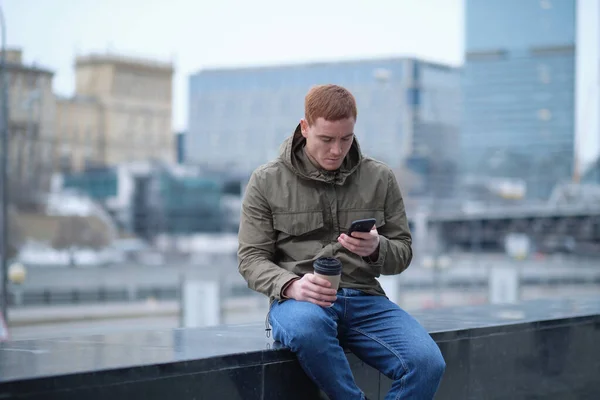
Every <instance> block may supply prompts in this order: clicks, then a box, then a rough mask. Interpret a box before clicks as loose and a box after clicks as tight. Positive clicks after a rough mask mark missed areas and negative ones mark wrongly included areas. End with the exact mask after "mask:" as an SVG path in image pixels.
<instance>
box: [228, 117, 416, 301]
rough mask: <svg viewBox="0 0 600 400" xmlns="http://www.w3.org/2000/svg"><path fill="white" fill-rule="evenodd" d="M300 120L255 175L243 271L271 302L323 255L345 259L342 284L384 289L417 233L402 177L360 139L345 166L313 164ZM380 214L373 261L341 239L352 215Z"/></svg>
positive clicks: (242, 242) (246, 214) (244, 229)
mask: <svg viewBox="0 0 600 400" xmlns="http://www.w3.org/2000/svg"><path fill="white" fill-rule="evenodd" d="M304 144H305V139H304V137H302V134H301V132H300V126H298V127H297V128H296V130H295V132H294V134H293V135H292V136H291V137H290V138H288V139H287V140H286V141H285V142H284V143H283V144H282V146H281V149H280V155H279V157H278V158H277V159H276V160H275V161H272V162H270V163H268V164H265V165H263V166H261V167H259V168H257V169H256V170H255V171H254V172H253V173H252V175H251V177H250V180H249V182H248V185H247V187H246V191H245V193H244V199H243V202H242V214H241V219H240V227H239V248H238V261H239V272H240V274H241V275H242V276H243V277H244V279H245V280H246V281H247V282H248V287H249V288H251V289H253V290H255V291H258V292H260V293H263V294H265V295H267V296H268V297H270V299H271V300H280V299H282V289H283V288H285V286H286V284H287V283H288V282H290V281H291V280H293V279H297V278H298V277H300V276H302V275H303V274H306V273H310V272H312V271H313V267H312V263H313V261H314V260H316V259H317V258H318V257H321V256H327V257H336V258H338V259H339V260H340V261H341V262H342V264H343V271H342V277H341V282H340V287H342V288H354V289H358V290H361V291H364V292H366V293H370V294H374V295H385V293H384V291H383V289H382V288H381V285H380V284H379V282H378V281H377V277H379V276H380V275H394V274H399V273H401V272H402V271H404V270H405V269H406V268H407V267H408V265H409V264H410V261H411V259H412V249H411V243H412V239H411V234H410V231H409V228H408V222H407V218H406V214H405V211H404V202H403V200H402V195H401V194H400V188H399V187H398V183H397V181H396V178H395V176H394V174H393V172H392V171H391V169H390V168H389V167H387V166H386V165H385V164H383V163H381V162H379V161H376V160H373V159H371V158H368V157H363V156H362V154H361V152H360V147H359V145H358V142H357V141H356V138H355V139H354V141H353V144H352V147H351V149H350V151H349V153H348V155H347V156H346V158H345V160H344V162H343V164H342V166H341V167H340V169H339V170H338V171H335V172H329V171H325V170H321V169H319V168H317V167H315V166H314V165H313V163H312V162H311V161H310V160H309V158H308V157H307V155H306V153H305V151H304ZM363 218H376V220H377V225H376V226H377V230H378V232H379V235H380V246H379V255H378V259H377V260H376V261H369V260H368V259H365V258H363V257H361V256H359V255H356V254H354V253H352V252H350V251H349V250H347V249H345V248H344V247H342V245H341V244H340V243H338V241H337V238H338V236H339V235H340V234H341V233H344V232H346V231H347V230H348V228H349V227H350V224H351V223H352V221H354V220H357V219H363Z"/></svg>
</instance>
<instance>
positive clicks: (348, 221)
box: [338, 209, 385, 233]
mask: <svg viewBox="0 0 600 400" xmlns="http://www.w3.org/2000/svg"><path fill="white" fill-rule="evenodd" d="M338 218H339V224H340V230H341V232H340V233H346V232H348V230H349V229H350V226H351V225H352V221H356V220H358V219H367V218H375V220H376V221H377V222H376V223H375V226H376V227H377V229H379V228H381V227H382V226H383V225H385V212H384V211H383V210H373V209H364V210H360V209H352V210H340V211H339V212H338Z"/></svg>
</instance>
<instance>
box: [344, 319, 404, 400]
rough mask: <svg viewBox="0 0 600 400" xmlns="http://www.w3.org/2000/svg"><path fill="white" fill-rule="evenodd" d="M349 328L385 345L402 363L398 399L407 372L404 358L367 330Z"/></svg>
mask: <svg viewBox="0 0 600 400" xmlns="http://www.w3.org/2000/svg"><path fill="white" fill-rule="evenodd" d="M351 329H352V330H353V331H355V332H358V333H360V334H361V335H364V336H366V337H368V338H369V339H371V340H373V341H375V342H377V343H379V344H380V345H382V346H383V347H385V348H386V349H387V350H388V351H389V352H390V353H392V354H393V355H394V356H396V358H397V359H398V360H399V361H400V364H401V365H402V369H403V370H404V374H403V375H402V377H401V378H400V390H399V391H398V396H396V399H399V398H400V395H401V394H402V392H403V391H404V383H405V382H404V378H405V377H406V374H408V367H407V366H406V363H405V362H404V359H403V358H402V356H400V354H399V353H398V352H397V351H396V350H394V349H393V348H392V347H390V346H389V345H388V344H387V343H385V342H384V341H383V340H381V339H379V338H378V337H376V336H373V335H371V334H369V333H367V332H364V331H362V330H361V329H358V328H351Z"/></svg>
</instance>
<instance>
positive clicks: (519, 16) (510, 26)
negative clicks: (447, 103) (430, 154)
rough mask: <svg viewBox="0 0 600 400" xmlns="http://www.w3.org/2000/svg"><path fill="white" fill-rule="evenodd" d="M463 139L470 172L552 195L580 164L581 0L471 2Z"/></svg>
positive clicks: (539, 195) (532, 193)
mask: <svg viewBox="0 0 600 400" xmlns="http://www.w3.org/2000/svg"><path fill="white" fill-rule="evenodd" d="M465 58H466V60H465V71H464V85H463V95H464V98H463V100H464V110H463V112H464V113H463V117H464V118H463V126H462V137H461V154H462V157H461V160H462V163H461V164H462V165H461V166H462V170H463V172H465V173H466V174H467V175H480V176H481V175H483V176H487V177H496V178H515V179H522V180H523V181H524V182H525V183H526V185H527V193H528V197H531V198H546V197H547V196H548V195H549V194H550V192H551V191H552V188H553V187H554V185H555V184H557V183H559V182H562V181H565V180H569V179H571V177H572V174H573V171H574V162H575V157H574V155H575V152H574V148H575V113H576V112H575V71H576V2H575V0H560V1H551V0H545V1H540V0H502V1H488V0H466V57H465Z"/></svg>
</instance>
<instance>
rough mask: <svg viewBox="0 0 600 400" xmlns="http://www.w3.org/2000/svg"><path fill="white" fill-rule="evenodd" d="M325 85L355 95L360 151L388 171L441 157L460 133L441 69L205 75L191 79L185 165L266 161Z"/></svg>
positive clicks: (345, 65) (367, 66)
mask: <svg viewBox="0 0 600 400" xmlns="http://www.w3.org/2000/svg"><path fill="white" fill-rule="evenodd" d="M325 83H334V84H339V85H342V86H344V87H346V88H348V89H349V90H350V91H351V92H352V93H353V94H354V96H355V97H356V100H357V103H358V120H357V125H356V132H355V133H356V135H357V138H358V140H359V143H360V144H361V147H362V149H363V151H364V152H365V154H367V155H369V156H371V157H374V158H377V159H379V160H381V161H384V162H386V163H388V164H389V165H390V166H392V167H399V166H401V165H403V163H404V162H405V161H406V160H407V159H408V158H409V157H410V156H412V155H413V154H414V153H415V152H417V153H418V154H419V155H426V157H430V154H431V153H433V152H438V151H443V150H444V149H442V148H440V146H439V143H441V141H440V140H439V138H440V136H444V137H445V136H448V137H452V135H456V132H457V131H458V124H459V119H460V118H457V115H459V113H458V112H457V108H456V107H457V106H458V105H457V104H458V98H459V91H460V78H459V71H458V70H457V69H455V68H451V67H448V66H445V65H438V64H433V63H427V62H424V61H421V60H416V59H410V58H395V59H380V60H359V61H344V62H330V63H314V64H300V65H287V66H274V67H257V68H240V69H217V70H202V71H200V72H198V73H196V74H195V75H193V76H191V78H190V101H189V107H190V109H189V123H188V131H187V135H186V139H185V140H186V142H185V153H186V162H187V163H190V164H196V165H206V166H210V167H212V168H218V167H227V168H235V169H238V170H240V171H246V172H249V171H251V170H253V169H254V168H256V167H257V166H259V165H260V164H263V163H265V162H268V161H269V160H271V159H273V158H275V157H276V156H277V155H278V153H279V147H280V145H281V143H282V142H283V141H284V140H285V138H286V137H288V136H289V135H290V134H291V133H292V131H293V129H294V128H295V127H296V125H297V124H298V122H299V120H300V119H301V118H302V117H303V116H304V96H305V95H306V92H307V91H308V90H309V89H310V87H311V86H313V85H316V84H325ZM420 132H423V134H422V135H419V133H420ZM453 143H454V144H455V147H456V148H458V144H457V143H458V142H457V140H453ZM457 154H458V153H457Z"/></svg>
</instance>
